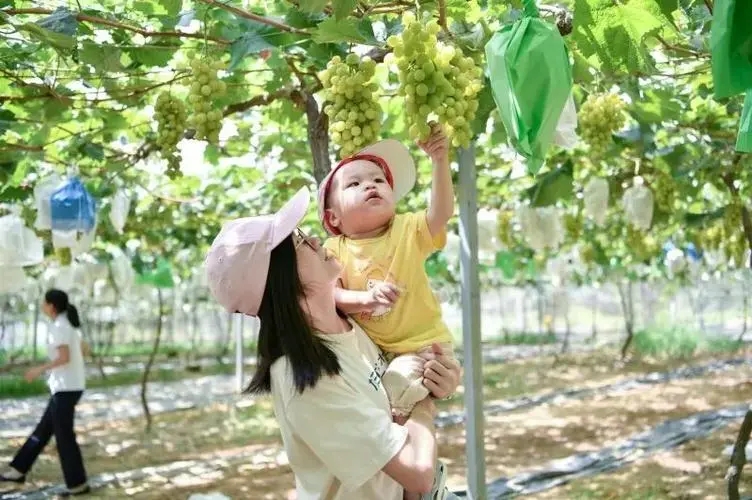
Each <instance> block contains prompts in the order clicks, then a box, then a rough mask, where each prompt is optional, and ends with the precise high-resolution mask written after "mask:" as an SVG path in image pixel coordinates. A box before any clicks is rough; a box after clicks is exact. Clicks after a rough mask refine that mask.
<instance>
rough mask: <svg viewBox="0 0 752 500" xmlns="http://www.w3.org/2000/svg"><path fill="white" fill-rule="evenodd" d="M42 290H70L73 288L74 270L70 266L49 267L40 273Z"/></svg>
mask: <svg viewBox="0 0 752 500" xmlns="http://www.w3.org/2000/svg"><path fill="white" fill-rule="evenodd" d="M40 281H41V282H42V284H43V288H45V289H47V288H58V289H60V290H64V291H68V290H72V289H73V288H74V286H75V282H76V281H75V278H74V270H73V268H72V267H71V266H50V267H48V268H47V269H45V270H44V272H43V273H42V278H41V280H40Z"/></svg>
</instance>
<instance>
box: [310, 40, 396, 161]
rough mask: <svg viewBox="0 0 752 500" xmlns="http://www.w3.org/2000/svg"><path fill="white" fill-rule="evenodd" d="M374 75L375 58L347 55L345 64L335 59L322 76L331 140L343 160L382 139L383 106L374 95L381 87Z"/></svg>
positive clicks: (325, 110)
mask: <svg viewBox="0 0 752 500" xmlns="http://www.w3.org/2000/svg"><path fill="white" fill-rule="evenodd" d="M375 73H376V62H375V61H374V60H373V59H371V58H370V57H363V58H362V59H361V58H360V57H359V56H358V55H357V54H348V55H347V57H346V58H345V60H344V61H343V60H342V58H341V57H339V56H334V57H333V58H332V59H331V61H329V63H328V64H327V66H326V69H325V70H324V71H322V72H321V73H320V74H319V79H320V80H321V83H322V84H323V85H324V98H325V99H326V101H327V104H326V105H325V106H324V113H326V115H327V116H328V117H329V123H330V124H329V129H330V131H331V139H332V142H334V144H336V145H337V146H338V147H339V148H340V150H339V154H340V157H341V158H345V157H347V156H350V155H351V154H353V153H355V152H356V151H357V150H359V149H360V148H362V147H363V146H367V145H368V144H371V143H372V142H374V141H375V140H376V139H378V137H379V133H380V132H381V106H380V105H379V103H378V101H377V100H376V97H375V96H374V93H375V92H376V91H377V90H378V88H379V87H378V85H377V84H376V83H374V82H372V80H373V76H374V74H375Z"/></svg>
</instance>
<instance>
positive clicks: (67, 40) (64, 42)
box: [18, 23, 76, 50]
mask: <svg viewBox="0 0 752 500" xmlns="http://www.w3.org/2000/svg"><path fill="white" fill-rule="evenodd" d="M18 29H19V30H20V31H25V32H27V33H28V34H29V35H31V36H32V37H34V38H36V39H37V40H39V41H40V42H42V43H45V44H47V45H49V46H51V47H53V48H55V49H58V50H71V49H73V47H75V46H76V39H75V38H73V37H72V36H69V35H65V34H62V33H56V32H54V31H51V30H48V29H45V28H42V27H41V26H39V25H37V24H34V23H24V24H22V25H21V26H18Z"/></svg>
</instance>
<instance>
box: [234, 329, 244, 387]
mask: <svg viewBox="0 0 752 500" xmlns="http://www.w3.org/2000/svg"><path fill="white" fill-rule="evenodd" d="M234 316H235V318H234V320H235V325H234V326H235V389H236V390H237V391H238V394H239V393H241V392H243V315H242V314H235V315H234Z"/></svg>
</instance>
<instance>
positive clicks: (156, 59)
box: [125, 39, 180, 68]
mask: <svg viewBox="0 0 752 500" xmlns="http://www.w3.org/2000/svg"><path fill="white" fill-rule="evenodd" d="M179 47H180V45H179V42H176V41H172V40H169V39H162V40H156V41H155V42H154V43H152V44H149V45H143V46H141V47H132V48H129V49H127V50H126V51H125V52H126V54H128V56H129V57H130V58H131V59H133V60H134V61H136V62H137V63H139V64H141V65H143V66H146V67H149V68H154V67H158V66H166V65H167V63H168V62H170V60H171V59H172V56H174V55H175V52H176V51H177V50H178V48H179Z"/></svg>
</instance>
